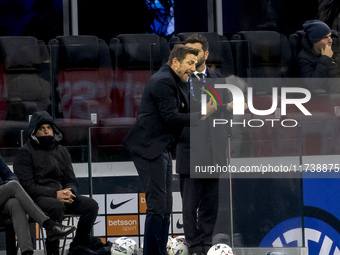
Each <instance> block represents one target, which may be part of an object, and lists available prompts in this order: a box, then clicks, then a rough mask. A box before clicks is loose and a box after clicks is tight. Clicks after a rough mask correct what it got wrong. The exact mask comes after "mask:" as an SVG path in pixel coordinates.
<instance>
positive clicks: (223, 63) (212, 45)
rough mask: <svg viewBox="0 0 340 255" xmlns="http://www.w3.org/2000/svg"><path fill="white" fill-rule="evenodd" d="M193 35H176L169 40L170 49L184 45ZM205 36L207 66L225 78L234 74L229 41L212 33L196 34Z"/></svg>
mask: <svg viewBox="0 0 340 255" xmlns="http://www.w3.org/2000/svg"><path fill="white" fill-rule="evenodd" d="M192 34H195V33H194V32H191V33H178V34H176V36H174V37H172V38H171V39H170V41H169V42H170V48H171V49H172V48H173V46H174V45H175V44H178V43H184V41H185V40H186V39H187V38H188V37H189V36H191V35H192ZM197 34H201V35H203V36H205V37H206V38H207V40H208V42H209V57H208V59H207V62H206V63H207V66H209V67H210V68H211V69H213V70H216V71H219V72H220V73H221V74H223V75H224V76H225V77H227V76H229V75H232V74H235V69H234V59H233V54H232V49H231V46H230V44H229V41H228V40H227V38H226V37H225V36H222V35H219V34H217V33H214V32H197Z"/></svg>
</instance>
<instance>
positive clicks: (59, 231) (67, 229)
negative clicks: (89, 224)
mask: <svg viewBox="0 0 340 255" xmlns="http://www.w3.org/2000/svg"><path fill="white" fill-rule="evenodd" d="M75 230H76V227H74V226H64V225H61V224H60V223H57V222H56V223H55V224H54V226H53V228H52V229H51V230H47V231H46V234H47V239H48V240H49V241H55V240H58V239H61V238H63V237H65V236H67V235H69V234H71V233H72V232H73V231H75Z"/></svg>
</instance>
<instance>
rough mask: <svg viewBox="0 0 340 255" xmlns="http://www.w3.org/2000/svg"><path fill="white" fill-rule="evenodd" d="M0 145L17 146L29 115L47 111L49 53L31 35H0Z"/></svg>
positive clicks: (48, 100)
mask: <svg viewBox="0 0 340 255" xmlns="http://www.w3.org/2000/svg"><path fill="white" fill-rule="evenodd" d="M0 49H1V50H0V120H1V142H2V144H1V146H2V147H11V148H12V147H20V145H21V142H22V139H21V130H24V129H26V128H27V127H28V120H29V115H31V114H33V113H34V112H35V111H41V110H45V111H49V112H50V111H51V83H50V79H49V74H50V57H49V52H48V49H47V47H46V45H45V44H44V43H43V42H41V41H39V40H37V39H36V38H34V37H31V36H4V37H0Z"/></svg>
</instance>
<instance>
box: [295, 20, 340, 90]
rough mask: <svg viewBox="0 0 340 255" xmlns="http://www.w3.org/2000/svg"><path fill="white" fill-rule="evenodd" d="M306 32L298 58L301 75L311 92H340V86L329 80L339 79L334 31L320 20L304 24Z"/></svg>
mask: <svg viewBox="0 0 340 255" xmlns="http://www.w3.org/2000/svg"><path fill="white" fill-rule="evenodd" d="M303 30H304V32H305V34H304V37H303V39H302V42H301V43H302V47H303V48H302V50H301V51H300V52H299V53H298V56H297V65H298V69H299V75H300V77H302V78H305V79H304V83H305V85H306V88H307V89H309V90H310V91H311V92H318V91H319V92H321V91H320V90H322V92H324V91H327V92H339V91H340V88H338V87H339V84H337V83H336V82H334V81H330V79H327V78H336V77H339V70H338V69H339V67H337V66H336V64H335V61H334V56H333V55H334V54H333V50H332V43H333V40H332V37H331V35H332V33H331V32H332V31H331V29H330V28H329V27H328V25H327V24H325V23H324V22H322V21H320V20H309V21H306V22H305V23H304V24H303Z"/></svg>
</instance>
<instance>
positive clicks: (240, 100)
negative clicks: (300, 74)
mask: <svg viewBox="0 0 340 255" xmlns="http://www.w3.org/2000/svg"><path fill="white" fill-rule="evenodd" d="M205 85H206V84H205ZM208 87H209V88H210V89H211V90H212V91H213V93H214V94H215V95H216V96H217V98H218V100H219V102H220V104H221V105H222V101H221V99H220V96H219V95H218V93H217V91H216V90H215V89H214V88H216V89H228V90H229V91H230V92H231V94H232V96H233V114H234V115H244V103H245V100H244V98H245V97H244V94H243V92H242V90H241V89H240V88H238V87H237V86H235V85H232V84H215V86H214V88H213V87H211V86H208ZM272 91H273V93H272V106H271V107H270V109H267V110H258V109H255V107H254V104H253V88H251V87H249V88H248V91H247V95H248V97H247V101H248V103H247V104H248V109H249V111H250V112H251V113H253V114H255V115H259V116H267V115H270V114H273V113H274V112H275V111H276V109H277V102H278V88H276V87H273V88H272ZM288 93H290V94H292V93H295V94H299V95H301V94H303V95H305V96H304V97H303V98H287V94H288ZM208 94H209V95H210V96H211V97H212V99H213V101H214V102H215V104H216V103H217V101H216V99H215V98H214V96H213V95H212V93H208ZM310 99H311V93H310V91H309V90H307V89H305V88H298V87H284V88H281V115H283V116H285V115H286V114H287V105H295V106H296V107H297V108H298V109H299V110H300V111H301V112H302V113H303V114H304V115H306V116H307V115H309V116H311V115H312V114H311V113H310V112H309V111H308V110H307V109H306V108H305V107H304V106H303V104H304V103H307V102H308V101H309V100H310ZM204 102H207V94H201V114H202V115H205V114H206V113H207V107H206V104H205V103H204ZM265 121H267V122H271V125H272V127H274V123H275V122H280V119H279V118H275V119H266V120H265ZM228 123H229V125H230V126H231V127H232V126H233V125H243V126H244V127H245V126H246V125H247V124H248V126H249V127H262V126H263V125H264V121H263V120H261V119H250V120H248V121H247V122H246V120H243V121H241V122H240V121H238V122H233V121H232V120H227V119H214V121H213V126H214V127H215V126H216V125H226V124H228ZM280 123H281V125H282V126H283V127H296V126H297V125H298V122H297V121H296V120H294V119H284V120H282V121H281V122H280Z"/></svg>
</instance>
